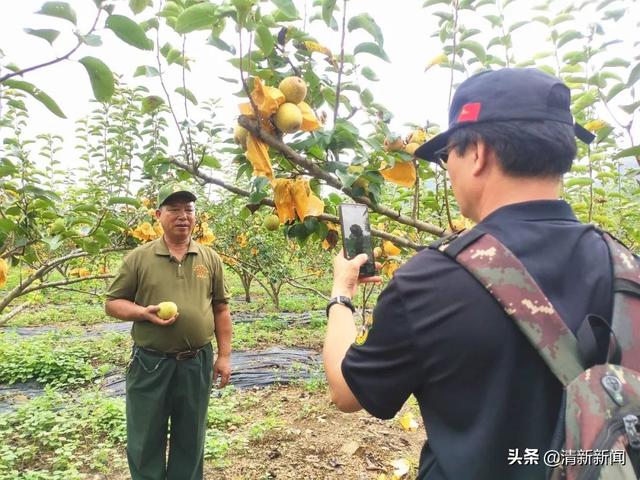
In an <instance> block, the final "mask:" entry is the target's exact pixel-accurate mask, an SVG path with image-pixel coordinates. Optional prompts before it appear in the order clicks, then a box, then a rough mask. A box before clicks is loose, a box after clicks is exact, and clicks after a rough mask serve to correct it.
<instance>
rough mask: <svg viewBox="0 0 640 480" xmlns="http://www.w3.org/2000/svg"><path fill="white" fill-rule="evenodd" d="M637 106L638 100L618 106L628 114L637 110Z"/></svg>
mask: <svg viewBox="0 0 640 480" xmlns="http://www.w3.org/2000/svg"><path fill="white" fill-rule="evenodd" d="M638 107H640V100H639V101H637V102H633V103H630V104H629V105H620V108H621V109H622V110H624V111H625V112H626V113H628V114H629V115H633V112H635V111H636V110H638Z"/></svg>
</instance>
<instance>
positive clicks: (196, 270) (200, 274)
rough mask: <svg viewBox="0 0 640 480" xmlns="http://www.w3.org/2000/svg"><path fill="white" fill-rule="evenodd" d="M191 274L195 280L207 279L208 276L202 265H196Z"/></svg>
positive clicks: (207, 271) (205, 268)
mask: <svg viewBox="0 0 640 480" xmlns="http://www.w3.org/2000/svg"><path fill="white" fill-rule="evenodd" d="M193 273H195V274H196V277H197V278H207V277H208V276H209V270H208V269H207V267H205V266H204V265H196V266H195V267H193Z"/></svg>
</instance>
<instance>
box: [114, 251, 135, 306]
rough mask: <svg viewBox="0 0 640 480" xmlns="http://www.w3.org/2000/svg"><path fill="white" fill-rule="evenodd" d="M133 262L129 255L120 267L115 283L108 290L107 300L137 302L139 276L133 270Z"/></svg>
mask: <svg viewBox="0 0 640 480" xmlns="http://www.w3.org/2000/svg"><path fill="white" fill-rule="evenodd" d="M132 265H133V261H132V258H131V255H130V254H129V255H128V256H127V257H126V258H125V259H124V260H123V261H122V265H120V269H119V270H118V273H117V274H116V276H115V278H114V279H113V282H111V285H110V286H109V288H108V289H107V298H108V299H110V300H115V299H124V300H129V301H131V302H133V301H135V298H136V292H137V290H138V275H137V274H136V271H135V269H134V268H133V266H132Z"/></svg>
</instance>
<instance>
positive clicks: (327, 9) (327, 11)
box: [322, 0, 336, 27]
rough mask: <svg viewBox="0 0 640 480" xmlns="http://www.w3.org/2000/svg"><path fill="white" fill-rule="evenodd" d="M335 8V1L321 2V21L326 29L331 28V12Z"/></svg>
mask: <svg viewBox="0 0 640 480" xmlns="http://www.w3.org/2000/svg"><path fill="white" fill-rule="evenodd" d="M335 8H336V0H323V1H322V19H323V20H324V23H326V24H327V27H331V19H332V18H333V11H334V9H335Z"/></svg>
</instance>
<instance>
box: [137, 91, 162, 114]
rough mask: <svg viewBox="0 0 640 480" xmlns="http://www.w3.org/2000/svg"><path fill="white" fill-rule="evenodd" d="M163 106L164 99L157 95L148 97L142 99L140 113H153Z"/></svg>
mask: <svg viewBox="0 0 640 480" xmlns="http://www.w3.org/2000/svg"><path fill="white" fill-rule="evenodd" d="M163 104H164V99H163V98H162V97H159V96H157V95H149V96H148V97H144V98H143V99H142V107H141V109H140V110H141V111H142V113H152V112H155V111H156V110H157V109H158V108H160V107H161V106H162V105H163Z"/></svg>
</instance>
